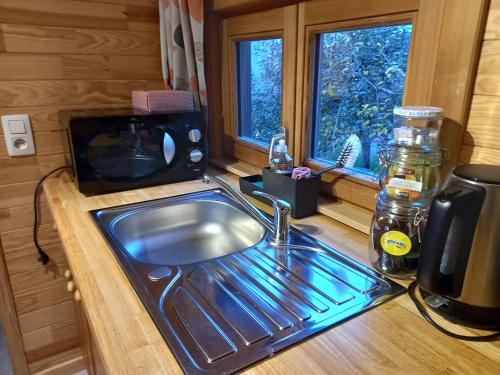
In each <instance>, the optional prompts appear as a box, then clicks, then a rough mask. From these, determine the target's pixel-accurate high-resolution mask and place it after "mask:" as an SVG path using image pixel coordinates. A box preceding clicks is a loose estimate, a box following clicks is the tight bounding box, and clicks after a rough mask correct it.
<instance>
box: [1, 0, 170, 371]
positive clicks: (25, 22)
mask: <svg viewBox="0 0 500 375" xmlns="http://www.w3.org/2000/svg"><path fill="white" fill-rule="evenodd" d="M159 43H160V42H159V26H158V7H157V0H78V1H76V0H36V1H33V0H16V1H12V0H0V115H4V114H22V113H27V114H29V116H30V119H31V125H32V129H33V131H34V137H35V144H36V150H37V154H36V155H35V156H27V157H16V158H10V157H8V156H7V152H6V148H5V143H4V137H3V134H2V133H1V129H0V241H1V246H0V249H2V248H3V254H0V256H3V257H4V259H5V264H6V267H7V270H8V280H10V286H11V291H12V295H13V297H14V302H15V311H16V312H17V316H18V322H19V327H20V330H21V333H22V339H23V343H24V350H25V352H26V359H27V362H28V365H29V368H30V369H31V371H32V372H37V371H43V370H45V369H46V368H47V367H49V366H53V365H57V363H58V362H61V361H65V360H69V361H72V360H73V359H74V358H75V351H77V349H78V346H79V337H78V330H77V325H76V321H75V317H74V312H73V305H72V301H71V295H70V294H69V293H67V292H66V289H65V280H64V279H63V277H62V276H61V275H62V273H63V271H64V269H65V267H66V259H65V256H64V252H63V249H62V248H61V244H60V242H59V238H58V235H57V232H56V231H55V230H54V228H53V226H52V222H53V221H52V217H51V215H50V212H49V211H48V208H47V205H46V204H44V203H42V206H41V216H42V218H41V220H42V225H41V227H40V242H41V244H42V245H43V246H44V247H45V249H46V250H47V252H48V254H49V256H50V257H51V259H52V261H51V263H50V264H49V266H48V267H43V266H41V265H40V264H39V263H37V261H36V258H37V254H36V249H35V247H34V244H33V241H32V237H31V236H32V234H31V233H32V232H31V231H32V228H31V226H32V220H33V207H32V200H33V190H34V188H35V185H36V182H37V180H38V179H40V178H41V177H42V176H43V175H44V174H46V173H47V172H49V171H50V170H52V169H53V168H55V167H58V166H61V165H63V163H64V158H63V155H62V151H63V148H62V139H63V138H62V136H63V133H62V132H61V130H62V127H61V125H60V124H59V122H58V120H57V113H58V111H59V110H60V109H70V108H71V109H72V108H116V107H128V106H130V91H131V90H133V89H160V88H162V87H163V84H162V77H161V65H160V57H159V56H160V44H159ZM42 200H43V198H42Z"/></svg>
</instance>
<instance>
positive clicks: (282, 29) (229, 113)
mask: <svg viewBox="0 0 500 375" xmlns="http://www.w3.org/2000/svg"><path fill="white" fill-rule="evenodd" d="M296 15H297V7H296V6H289V7H283V8H278V9H273V10H270V11H264V12H258V13H252V14H249V15H243V16H237V17H231V18H226V19H224V20H223V21H222V61H223V67H222V69H223V77H222V78H223V82H222V89H223V90H222V95H223V98H224V97H226V98H229V99H228V100H225V99H223V100H222V107H223V118H224V131H223V133H224V134H223V155H224V157H226V158H230V159H238V160H242V161H245V162H248V163H250V164H253V165H257V166H259V167H265V166H266V165H267V164H268V160H267V158H268V150H267V147H266V146H265V145H263V144H262V143H259V142H252V141H251V140H250V139H248V138H245V137H240V136H239V134H238V132H239V129H238V125H239V124H238V116H239V114H238V107H239V106H238V100H239V99H238V66H237V64H238V61H237V44H238V43H239V42H241V41H249V40H259V39H268V38H281V39H282V49H283V50H282V79H281V122H282V126H284V127H285V128H286V129H287V136H288V143H289V145H290V147H289V153H290V154H291V155H292V156H293V154H294V150H293V144H294V131H295V123H294V121H295V115H294V107H295V64H296V60H295V57H294V54H295V46H296ZM292 56H293V57H292ZM291 57H292V58H291Z"/></svg>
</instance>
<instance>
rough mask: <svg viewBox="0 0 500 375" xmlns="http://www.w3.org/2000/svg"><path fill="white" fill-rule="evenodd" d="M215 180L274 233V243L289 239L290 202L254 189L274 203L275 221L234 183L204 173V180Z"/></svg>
mask: <svg viewBox="0 0 500 375" xmlns="http://www.w3.org/2000/svg"><path fill="white" fill-rule="evenodd" d="M210 181H212V182H215V183H216V184H217V185H219V186H220V187H221V188H222V189H224V190H225V191H226V192H227V193H228V194H229V195H230V196H231V197H233V198H234V199H236V200H237V201H238V202H240V203H241V204H242V205H243V206H245V208H246V209H247V210H248V211H249V212H250V214H251V215H252V216H253V217H254V218H255V219H256V220H257V221H259V222H260V223H261V224H262V225H264V226H265V227H266V228H267V229H268V230H269V231H271V232H272V233H273V238H272V239H271V242H272V243H273V244H283V243H286V242H287V241H288V231H289V229H290V212H291V210H292V208H291V206H290V203H288V202H287V201H285V200H283V199H280V198H278V197H275V196H274V195H271V194H267V193H264V192H262V191H254V192H253V194H255V195H260V196H262V197H264V198H267V199H269V200H270V201H271V202H272V203H273V211H274V222H272V221H271V220H270V219H269V218H268V217H267V216H265V215H264V214H263V213H262V212H260V210H259V209H258V208H257V207H255V206H254V205H253V204H252V203H250V202H249V201H248V199H246V198H245V197H244V196H243V194H241V193H240V192H239V190H238V189H237V188H235V187H234V186H233V185H232V184H230V183H229V182H227V181H226V180H224V179H223V178H221V177H217V176H211V175H207V174H205V175H203V182H204V183H206V184H209V183H210Z"/></svg>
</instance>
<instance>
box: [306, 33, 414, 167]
mask: <svg viewBox="0 0 500 375" xmlns="http://www.w3.org/2000/svg"><path fill="white" fill-rule="evenodd" d="M411 31H412V26H411V25H396V26H387V27H374V28H365V29H356V30H346V31H338V32H331V33H324V34H321V35H320V36H318V39H319V40H318V55H317V56H318V59H319V60H318V68H319V69H318V72H317V74H318V77H317V85H316V91H315V99H316V106H315V107H316V111H315V118H314V126H315V136H314V137H313V145H312V150H313V152H312V154H313V155H312V156H313V157H314V158H316V159H320V160H321V159H322V160H325V161H333V160H336V158H337V155H338V153H339V152H340V149H341V148H342V145H343V144H344V142H345V141H346V139H347V138H348V137H349V136H350V135H351V134H356V135H358V137H359V138H360V140H361V144H362V146H363V149H362V152H361V154H360V156H359V158H358V160H357V162H356V165H355V167H356V168H358V169H361V170H362V171H366V172H373V171H376V170H377V168H378V163H377V158H376V154H377V147H378V145H380V144H381V143H385V142H386V141H387V140H389V139H390V138H391V136H392V110H393V108H394V107H395V106H398V105H401V102H402V98H403V91H404V81H405V76H406V67H407V64H408V50H409V45H410V37H411Z"/></svg>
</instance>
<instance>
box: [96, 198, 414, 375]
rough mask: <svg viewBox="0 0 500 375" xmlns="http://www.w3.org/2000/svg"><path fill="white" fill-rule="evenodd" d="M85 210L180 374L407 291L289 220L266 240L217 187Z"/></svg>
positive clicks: (221, 368) (257, 354)
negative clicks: (285, 238)
mask: <svg viewBox="0 0 500 375" xmlns="http://www.w3.org/2000/svg"><path fill="white" fill-rule="evenodd" d="M90 214H91V216H92V218H93V219H94V221H95V223H96V224H97V226H98V227H99V229H100V230H101V232H102V234H103V236H104V237H105V239H106V240H107V242H108V244H109V246H110V249H111V251H112V252H113V254H114V256H115V257H116V259H117V260H118V262H119V263H120V265H121V267H122V269H123V270H124V272H125V274H126V275H127V277H128V278H129V280H130V282H131V284H132V286H133V287H134V289H135V291H136V292H137V295H138V296H139V298H140V299H141V301H142V303H143V304H144V306H145V307H146V309H147V310H148V312H149V314H150V316H151V318H152V319H153V321H154V322H155V324H156V326H157V327H158V330H159V332H160V333H161V334H162V336H163V338H164V339H165V341H166V343H167V344H168V346H169V348H170V350H171V351H172V353H173V354H174V356H175V357H176V359H177V361H178V363H179V365H180V366H181V367H182V369H183V370H184V372H186V373H187V374H196V375H201V374H204V375H207V374H229V373H234V372H237V371H241V370H242V369H244V368H246V367H248V366H251V365H254V364H255V363H257V362H258V361H261V360H264V359H266V358H269V357H271V356H273V355H275V354H276V353H278V352H280V351H282V350H284V349H285V348H287V347H289V346H291V345H295V344H297V343H298V342H300V341H301V340H304V339H306V338H308V337H310V336H312V335H314V334H317V333H318V332H321V331H323V330H326V329H331V328H332V327H334V326H335V325H336V324H339V323H341V322H343V321H345V320H347V319H351V318H352V317H353V316H355V315H357V314H360V313H361V312H363V311H366V310H367V309H369V308H372V307H374V306H376V305H379V304H381V303H382V302H384V301H387V300H389V299H390V298H392V297H395V296H397V295H399V294H401V293H403V292H404V291H405V289H404V288H403V287H401V286H399V285H398V284H396V283H394V282H393V281H391V280H390V279H388V278H386V277H384V276H383V275H381V274H379V273H377V272H375V271H374V270H371V269H369V268H367V267H365V266H363V265H360V264H359V263H357V262H355V261H353V260H352V259H350V258H348V257H346V256H345V255H343V254H342V253H340V252H338V251H336V250H334V249H332V248H331V247H329V246H327V245H325V244H324V243H321V242H319V241H317V240H316V239H314V238H313V237H311V236H309V235H307V234H306V233H304V232H302V231H300V230H298V229H296V228H293V227H292V228H291V229H290V236H289V237H290V239H289V243H287V244H285V245H273V244H272V243H271V242H270V241H269V239H270V238H272V233H270V231H269V230H268V229H267V227H266V228H265V227H264V226H262V225H261V223H260V222H258V221H256V220H254V219H253V217H252V216H250V215H249V214H248V213H247V212H246V211H245V208H244V207H243V206H242V205H240V204H239V203H238V202H236V201H234V200H233V199H231V198H230V197H229V196H228V195H227V194H226V193H225V192H224V191H222V190H219V189H216V190H208V191H203V192H199V193H191V194H185V195H181V196H177V197H170V198H165V199H158V200H154V201H148V202H141V203H135V204H131V205H125V206H118V207H111V208H106V209H102V210H94V211H91V212H90ZM103 251H108V250H107V249H103Z"/></svg>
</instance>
